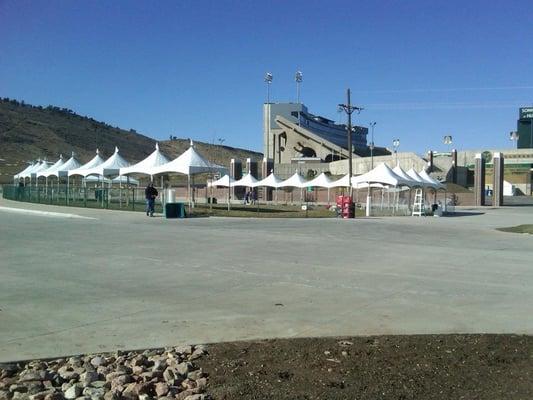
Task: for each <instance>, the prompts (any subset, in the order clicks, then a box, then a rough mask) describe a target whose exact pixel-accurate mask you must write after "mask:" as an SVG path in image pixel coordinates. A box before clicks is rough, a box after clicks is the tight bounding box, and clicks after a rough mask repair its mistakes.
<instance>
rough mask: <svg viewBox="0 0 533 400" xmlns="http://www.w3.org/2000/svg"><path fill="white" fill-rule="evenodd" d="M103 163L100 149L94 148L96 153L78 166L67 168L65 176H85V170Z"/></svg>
mask: <svg viewBox="0 0 533 400" xmlns="http://www.w3.org/2000/svg"><path fill="white" fill-rule="evenodd" d="M103 163H104V159H103V158H102V157H100V150H98V149H96V155H95V156H94V157H93V158H92V159H91V160H89V161H88V162H86V163H85V164H83V165H81V166H79V167H78V168H74V169H70V170H68V173H67V176H73V175H81V176H86V175H85V171H86V170H88V169H92V168H94V167H97V166H99V165H101V164H103Z"/></svg>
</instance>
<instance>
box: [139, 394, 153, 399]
mask: <svg viewBox="0 0 533 400" xmlns="http://www.w3.org/2000/svg"><path fill="white" fill-rule="evenodd" d="M139 400H152V396H150V395H149V394H140V395H139Z"/></svg>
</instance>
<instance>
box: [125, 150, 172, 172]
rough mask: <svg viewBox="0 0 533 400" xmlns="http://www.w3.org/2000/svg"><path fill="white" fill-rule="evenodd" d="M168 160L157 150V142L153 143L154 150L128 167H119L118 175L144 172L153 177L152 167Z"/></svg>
mask: <svg viewBox="0 0 533 400" xmlns="http://www.w3.org/2000/svg"><path fill="white" fill-rule="evenodd" d="M169 161H170V160H169V159H168V158H167V157H166V156H165V155H164V154H163V153H161V151H159V143H156V144H155V150H154V151H153V152H152V154H150V155H149V156H148V157H146V158H145V159H144V160H142V161H139V162H138V163H137V164H133V165H130V166H128V167H122V168H120V174H119V175H130V174H144V175H150V176H152V177H153V170H154V168H157V167H160V166H162V165H164V164H167V163H168V162H169Z"/></svg>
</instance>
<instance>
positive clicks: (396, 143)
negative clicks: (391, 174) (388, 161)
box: [392, 139, 400, 166]
mask: <svg viewBox="0 0 533 400" xmlns="http://www.w3.org/2000/svg"><path fill="white" fill-rule="evenodd" d="M392 147H394V155H395V156H396V166H398V165H399V164H398V147H400V139H394V140H393V141H392Z"/></svg>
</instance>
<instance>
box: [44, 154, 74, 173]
mask: <svg viewBox="0 0 533 400" xmlns="http://www.w3.org/2000/svg"><path fill="white" fill-rule="evenodd" d="M79 167H81V163H80V162H79V161H78V159H77V158H76V156H75V155H74V152H72V155H71V157H70V158H69V159H68V160H67V161H65V163H64V164H63V165H61V167H59V168H58V169H57V170H56V171H51V173H50V175H48V176H49V177H50V176H55V177H58V178H59V177H60V176H68V171H71V170H73V169H76V168H79Z"/></svg>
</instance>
